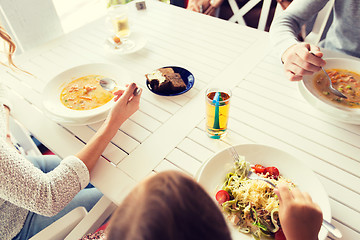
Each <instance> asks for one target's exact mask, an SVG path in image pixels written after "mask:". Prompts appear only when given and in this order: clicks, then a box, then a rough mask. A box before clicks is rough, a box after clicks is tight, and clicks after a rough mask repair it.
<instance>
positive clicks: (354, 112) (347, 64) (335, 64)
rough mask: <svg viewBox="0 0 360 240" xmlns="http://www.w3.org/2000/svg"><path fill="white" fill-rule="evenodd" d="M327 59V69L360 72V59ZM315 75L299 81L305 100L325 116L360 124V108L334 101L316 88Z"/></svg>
mask: <svg viewBox="0 0 360 240" xmlns="http://www.w3.org/2000/svg"><path fill="white" fill-rule="evenodd" d="M325 61H326V66H325V67H324V68H325V69H333V68H337V69H347V70H349V71H353V72H356V73H360V61H356V60H352V59H346V58H327V59H325ZM315 76H316V75H315V74H313V75H311V76H309V75H306V76H304V78H303V79H304V80H303V81H299V85H298V87H299V91H300V93H301V95H302V96H303V97H304V98H305V100H306V101H307V102H308V103H309V104H310V105H312V106H313V107H315V108H316V109H318V110H319V111H320V112H321V113H323V114H325V116H328V117H330V118H332V119H335V120H337V121H341V122H345V123H351V124H360V109H359V108H348V107H344V106H340V105H338V104H334V103H332V102H331V101H330V100H328V99H327V98H326V97H325V96H323V95H322V94H321V93H320V92H318V91H317V90H316V89H315V87H314V85H313V78H314V77H315Z"/></svg>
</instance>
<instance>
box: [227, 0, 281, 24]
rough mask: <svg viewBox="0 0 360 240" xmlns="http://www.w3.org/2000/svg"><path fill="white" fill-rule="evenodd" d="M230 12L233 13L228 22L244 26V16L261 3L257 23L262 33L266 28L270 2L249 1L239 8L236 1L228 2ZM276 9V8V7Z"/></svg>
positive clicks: (265, 0) (267, 0)
mask: <svg viewBox="0 0 360 240" xmlns="http://www.w3.org/2000/svg"><path fill="white" fill-rule="evenodd" d="M228 1H229V5H230V8H231V11H232V12H233V13H234V15H233V16H231V17H230V18H229V21H231V22H235V23H239V24H242V25H246V23H245V20H244V16H245V14H247V13H248V12H249V11H250V10H251V9H253V8H254V7H255V6H256V5H257V4H258V3H259V2H261V1H262V2H263V3H262V8H261V14H260V18H259V23H258V27H257V28H258V29H259V30H262V31H264V30H265V27H266V22H267V19H268V16H269V12H270V7H271V0H249V1H248V2H247V3H246V4H245V5H244V6H242V7H241V8H239V6H238V4H237V3H236V0H228ZM277 8H278V7H277Z"/></svg>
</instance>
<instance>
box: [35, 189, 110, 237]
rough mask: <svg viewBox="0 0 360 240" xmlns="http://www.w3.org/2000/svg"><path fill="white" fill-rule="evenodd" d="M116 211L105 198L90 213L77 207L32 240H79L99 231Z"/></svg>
mask: <svg viewBox="0 0 360 240" xmlns="http://www.w3.org/2000/svg"><path fill="white" fill-rule="evenodd" d="M115 209H116V205H115V204H114V203H113V202H112V201H111V200H110V199H108V198H107V197H105V196H103V197H102V198H101V199H100V200H99V201H98V202H97V203H96V204H95V206H94V207H93V208H92V209H91V210H90V212H87V211H86V209H85V208H84V207H77V208H75V209H73V210H72V211H71V212H69V213H67V214H66V215H65V216H63V217H62V218H60V219H59V220H57V221H56V222H54V223H52V224H51V225H49V226H48V227H46V228H45V229H43V230H42V231H40V232H39V233H38V234H36V235H35V236H33V237H32V238H30V240H49V239H51V240H78V239H80V238H82V236H84V235H86V234H87V233H91V232H94V231H95V230H96V229H98V228H99V227H100V226H101V224H102V223H103V222H104V221H105V220H106V219H107V218H108V217H109V216H110V215H111V214H112V213H113V212H114V210H115Z"/></svg>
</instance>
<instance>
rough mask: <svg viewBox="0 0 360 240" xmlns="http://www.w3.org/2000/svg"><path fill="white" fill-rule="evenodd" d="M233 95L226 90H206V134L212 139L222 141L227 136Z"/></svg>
mask: <svg viewBox="0 0 360 240" xmlns="http://www.w3.org/2000/svg"><path fill="white" fill-rule="evenodd" d="M231 95H232V93H231V90H230V89H226V88H224V89H222V88H209V89H207V90H206V93H205V99H206V132H207V134H208V136H209V137H210V138H213V139H220V138H222V137H224V136H225V135H226V132H227V125H228V120H229V109H230V99H231Z"/></svg>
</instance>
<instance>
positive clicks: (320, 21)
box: [304, 0, 335, 45]
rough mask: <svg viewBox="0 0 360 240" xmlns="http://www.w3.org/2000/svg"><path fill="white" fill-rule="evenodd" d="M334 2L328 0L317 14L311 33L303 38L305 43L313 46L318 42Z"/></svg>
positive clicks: (333, 0)
mask: <svg viewBox="0 0 360 240" xmlns="http://www.w3.org/2000/svg"><path fill="white" fill-rule="evenodd" d="M334 2H335V0H329V1H328V3H327V4H326V5H325V6H324V7H323V9H321V11H320V12H319V13H318V14H317V17H316V19H315V22H314V25H313V28H312V30H311V32H310V33H309V34H308V35H307V36H306V37H305V40H304V41H305V42H308V43H312V44H315V45H317V44H318V43H319V42H320V40H321V36H322V34H323V32H324V29H325V27H326V23H327V22H328V19H329V16H330V13H331V10H332V8H333V6H334Z"/></svg>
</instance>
